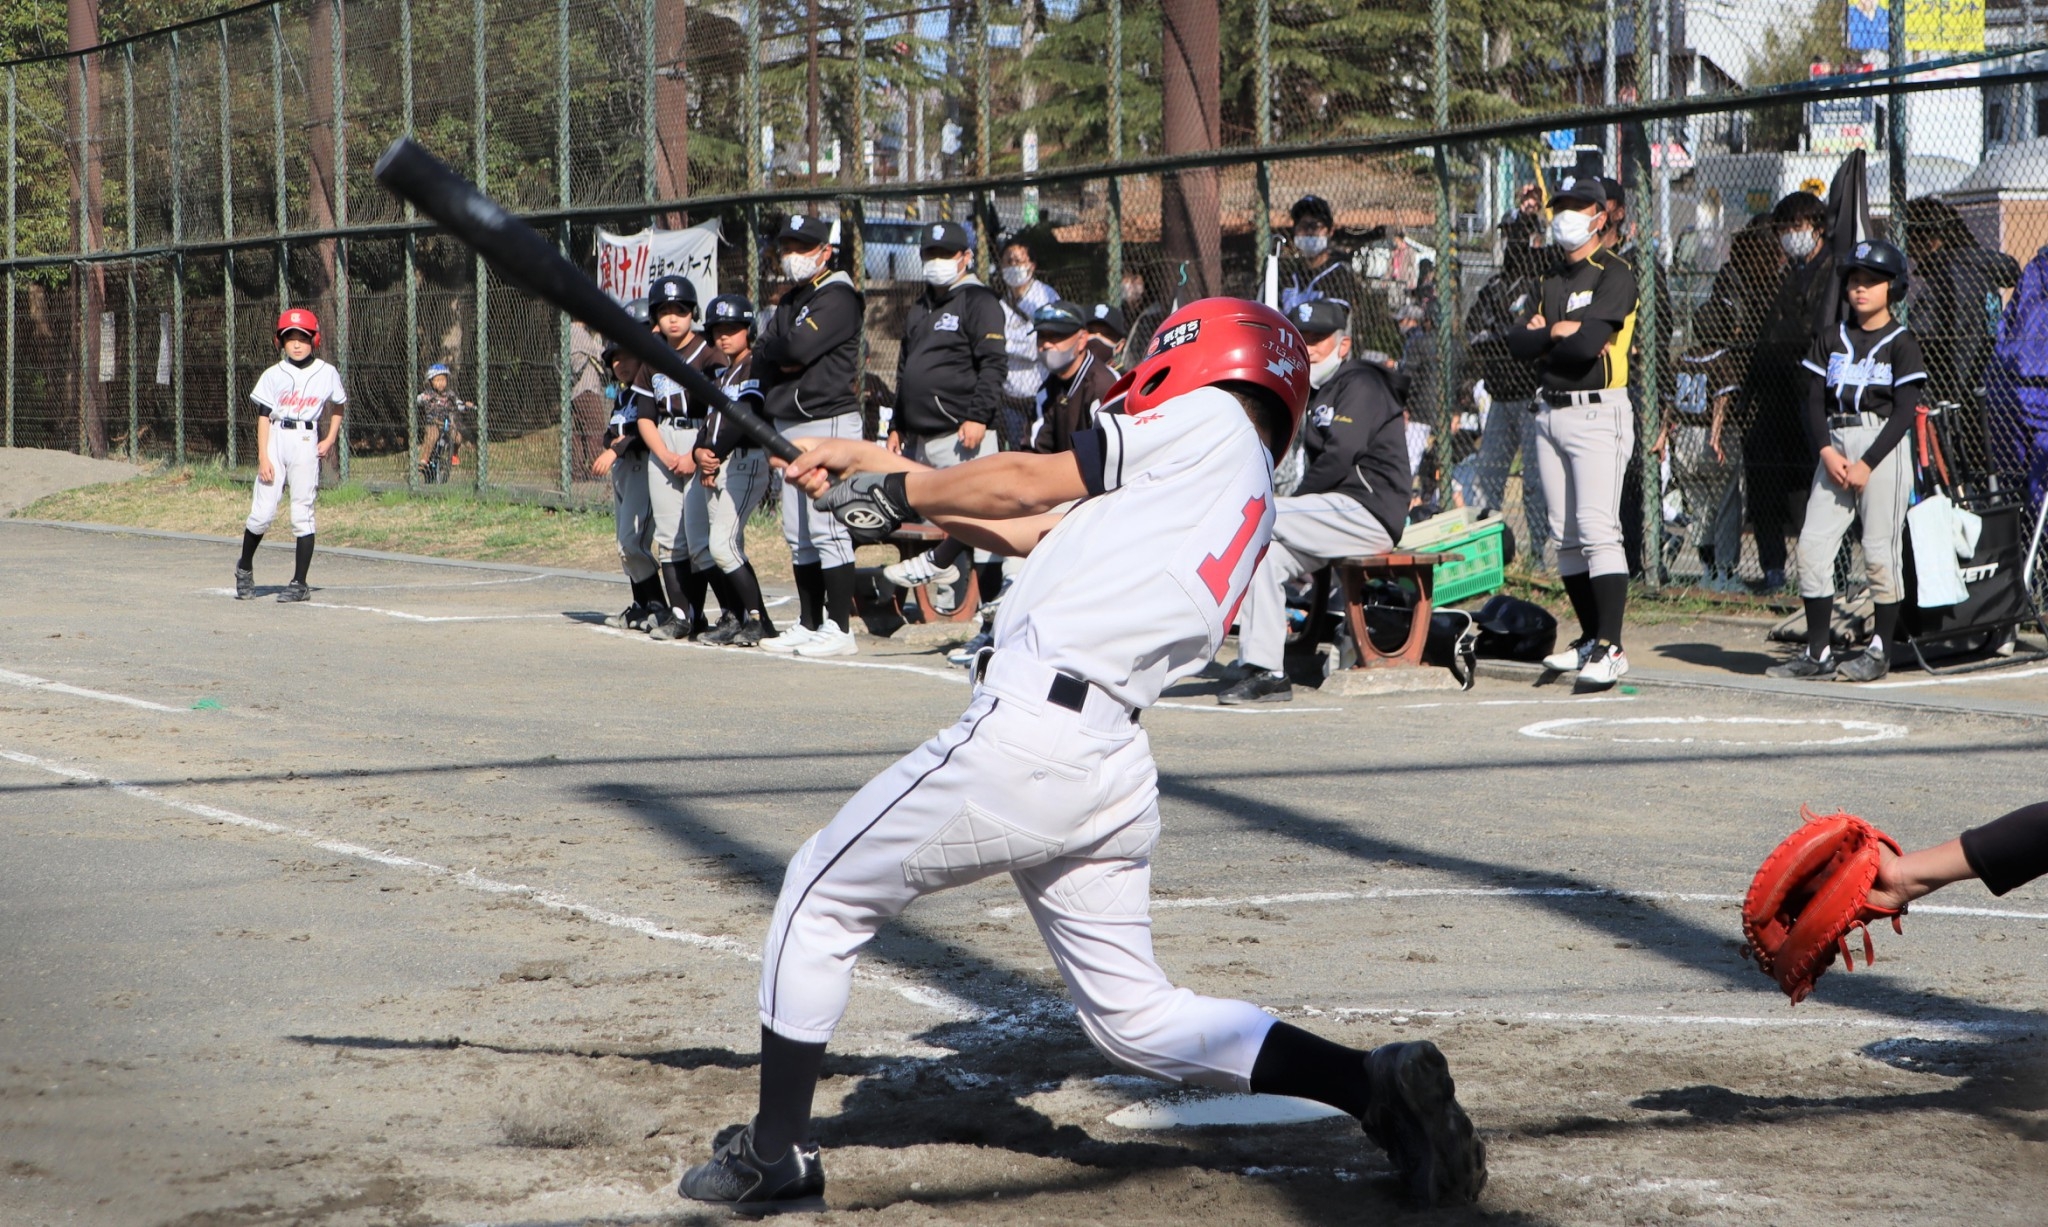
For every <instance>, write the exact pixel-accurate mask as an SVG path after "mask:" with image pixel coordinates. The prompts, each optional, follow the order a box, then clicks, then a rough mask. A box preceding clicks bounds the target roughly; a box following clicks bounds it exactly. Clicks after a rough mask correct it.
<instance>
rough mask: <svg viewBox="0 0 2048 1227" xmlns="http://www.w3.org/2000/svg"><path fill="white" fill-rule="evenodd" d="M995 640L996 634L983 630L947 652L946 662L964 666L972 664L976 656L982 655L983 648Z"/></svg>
mask: <svg viewBox="0 0 2048 1227" xmlns="http://www.w3.org/2000/svg"><path fill="white" fill-rule="evenodd" d="M995 641H996V637H995V636H994V635H991V634H989V633H988V632H987V631H982V632H981V633H980V634H978V635H976V636H975V637H974V638H972V639H969V640H968V641H967V642H966V643H963V644H961V645H960V646H959V647H957V648H954V649H953V650H952V651H950V652H948V653H946V663H947V664H953V665H960V666H963V667H965V666H969V665H972V664H973V663H974V658H975V657H977V656H979V655H981V650H982V649H983V648H985V647H988V646H989V645H990V644H992V643H994V642H995Z"/></svg>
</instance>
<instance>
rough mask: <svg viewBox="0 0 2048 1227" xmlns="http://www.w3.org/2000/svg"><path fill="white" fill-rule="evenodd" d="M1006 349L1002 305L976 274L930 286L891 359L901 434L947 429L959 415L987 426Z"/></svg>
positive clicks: (998, 397) (1006, 364)
mask: <svg viewBox="0 0 2048 1227" xmlns="http://www.w3.org/2000/svg"><path fill="white" fill-rule="evenodd" d="M1009 369H1010V355H1009V351H1008V349H1006V348H1005V346H1004V332H1003V304H1002V300H1001V299H999V298H997V297H996V294H995V291H994V290H991V289H989V288H988V286H986V285H984V284H982V282H981V280H980V279H979V278H976V277H965V278H962V279H961V280H959V281H957V282H955V283H953V284H952V285H950V286H948V287H946V288H945V289H943V290H940V289H932V288H927V289H926V290H925V292H924V293H922V294H920V295H918V296H917V300H916V301H915V302H913V303H912V304H911V305H910V315H909V318H908V319H906V320H905V321H904V325H903V348H902V350H901V351H899V353H898V356H897V358H896V418H895V428H896V430H897V431H898V432H899V433H902V434H907V435H921V436H924V437H927V438H929V437H934V436H938V435H949V434H952V433H953V432H954V431H956V430H958V429H960V425H961V423H963V422H980V423H981V424H983V425H984V426H985V425H987V424H988V423H990V422H992V421H994V420H995V416H996V407H997V406H998V405H999V404H1001V403H1002V395H1003V378H1004V376H1005V375H1007V374H1008V373H1009Z"/></svg>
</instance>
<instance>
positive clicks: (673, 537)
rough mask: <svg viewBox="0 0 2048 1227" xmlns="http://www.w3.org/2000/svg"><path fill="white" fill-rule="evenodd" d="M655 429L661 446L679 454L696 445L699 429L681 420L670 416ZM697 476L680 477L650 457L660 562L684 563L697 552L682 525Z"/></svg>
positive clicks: (649, 485)
mask: <svg viewBox="0 0 2048 1227" xmlns="http://www.w3.org/2000/svg"><path fill="white" fill-rule="evenodd" d="M655 429H656V430H657V431H658V432H660V434H661V442H662V445H663V446H665V447H667V448H668V450H670V451H672V452H674V453H675V454H677V455H678V456H688V455H689V454H690V453H691V451H693V450H694V449H695V448H696V446H697V428H696V427H695V426H689V425H686V424H684V423H683V422H682V421H681V420H680V419H677V418H669V419H668V420H667V421H665V422H662V423H661V424H660V425H659V426H657V427H655ZM697 484H698V482H697V475H696V474H695V473H692V474H690V475H689V476H687V477H678V476H676V474H675V473H674V472H672V471H671V470H669V469H665V468H663V467H662V466H661V464H660V462H658V461H657V460H655V459H654V457H653V456H651V455H650V456H648V457H647V503H648V507H649V508H650V509H651V510H652V512H653V515H654V557H655V559H656V560H657V561H659V562H682V561H683V560H684V559H687V558H689V557H690V556H691V555H692V554H693V553H694V552H695V551H693V550H692V549H691V548H690V542H691V540H692V538H691V537H690V535H689V533H688V532H687V531H686V530H685V529H684V527H683V504H684V503H686V502H688V501H689V497H690V491H691V489H693V488H694V487H695V486H696V485H697Z"/></svg>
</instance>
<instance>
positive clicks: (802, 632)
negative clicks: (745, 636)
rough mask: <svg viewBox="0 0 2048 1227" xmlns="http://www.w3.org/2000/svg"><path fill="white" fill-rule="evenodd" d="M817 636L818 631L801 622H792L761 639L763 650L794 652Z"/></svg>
mask: <svg viewBox="0 0 2048 1227" xmlns="http://www.w3.org/2000/svg"><path fill="white" fill-rule="evenodd" d="M817 637H818V632H816V631H814V630H812V629H811V628H809V627H807V626H805V625H804V624H803V623H801V622H792V623H790V624H789V625H788V626H786V627H784V628H783V629H782V633H781V634H780V635H774V636H771V637H769V638H767V639H763V640H762V641H761V650H762V651H763V652H794V651H796V650H797V649H798V648H800V647H802V646H804V645H805V644H807V643H809V642H811V641H812V640H814V639H816V638H817Z"/></svg>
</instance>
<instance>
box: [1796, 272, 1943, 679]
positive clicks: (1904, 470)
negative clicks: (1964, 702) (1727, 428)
mask: <svg viewBox="0 0 2048 1227" xmlns="http://www.w3.org/2000/svg"><path fill="white" fill-rule="evenodd" d="M1841 293H1842V294H1843V296H1844V297H1845V298H1847V299H1848V310H1847V311H1846V312H1845V313H1844V314H1845V316H1846V318H1845V319H1844V320H1843V322H1842V325H1841V327H1840V328H1839V329H1838V330H1837V331H1836V334H1835V335H1834V336H1820V337H1815V338H1814V342H1813V349H1812V351H1811V352H1809V353H1808V354H1807V356H1806V363H1805V366H1806V369H1807V371H1809V372H1810V373H1811V374H1812V375H1813V376H1814V378H1813V381H1812V386H1811V388H1810V389H1809V390H1808V393H1807V399H1806V430H1807V434H1808V435H1809V436H1810V437H1811V438H1812V439H1813V443H1814V447H1815V448H1816V449H1818V450H1819V452H1820V463H1819V464H1817V465H1815V466H1814V470H1813V484H1812V486H1811V489H1810V492H1809V494H1808V496H1807V501H1806V525H1805V527H1803V528H1801V529H1800V530H1799V596H1800V599H1801V600H1802V601H1803V602H1804V603H1805V605H1806V650H1805V651H1804V652H1801V653H1799V654H1798V655H1796V656H1794V657H1793V658H1792V659H1790V660H1788V661H1784V662H1783V663H1781V664H1776V665H1772V666H1771V667H1770V668H1769V669H1767V670H1765V672H1766V673H1768V674H1769V675H1770V676H1772V677H1810V678H1829V677H1835V678H1840V679H1841V680H1843V681H1850V682H1873V681H1876V680H1877V679H1878V678H1881V677H1883V676H1884V675H1885V674H1886V673H1887V672H1889V671H1890V669H1891V643H1892V634H1893V632H1894V631H1895V630H1896V629H1897V628H1898V625H1899V602H1900V601H1902V600H1904V599H1905V593H1906V586H1905V576H1904V573H1903V568H1904V566H1905V552H1904V549H1903V543H1904V537H1905V531H1906V506H1907V504H1908V503H1909V502H1910V501H1911V500H1912V494H1913V465H1912V462H1911V460H1910V459H1909V456H1908V452H1907V449H1904V448H1901V447H1900V446H1899V441H1900V440H1902V439H1904V438H1905V437H1906V431H1907V430H1908V429H1909V428H1911V426H1912V425H1913V417H1914V411H1915V410H1916V409H1917V408H1918V407H1919V404H1920V401H1921V398H1922V396H1923V395H1924V394H1925V392H1926V389H1927V365H1926V363H1925V362H1924V361H1923V360H1922V358H1921V354H1920V341H1919V339H1918V338H1917V337H1915V336H1914V335H1913V334H1912V333H1911V332H1909V331H1907V329H1906V326H1905V325H1903V324H1900V323H1897V322H1896V321H1894V320H1893V319H1892V304H1893V303H1895V302H1897V301H1899V299H1900V298H1902V297H1904V295H1905V293H1906V255H1905V253H1904V252H1902V251H1900V250H1899V249H1898V248H1896V247H1894V246H1892V245H1891V244H1890V243H1886V242H1883V241H1881V240H1873V241H1871V242H1867V243H1858V244H1857V245H1856V250H1855V252H1854V253H1853V254H1852V255H1851V256H1850V257H1849V258H1848V259H1847V260H1844V261H1843V262H1842V286H1841ZM1859 518H1860V519H1861V520H1862V521H1863V568H1864V570H1865V572H1867V573H1868V575H1869V577H1870V596H1871V600H1872V601H1873V602H1874V603H1875V605H1876V608H1875V610H1874V611H1873V617H1874V620H1875V621H1876V623H1877V626H1876V633H1875V634H1873V635H1872V636H1871V639H1870V645H1869V647H1867V648H1866V649H1865V650H1864V651H1863V652H1862V654H1860V655H1858V656H1856V657H1854V658H1852V659H1850V660H1846V661H1843V662H1841V664H1840V665H1839V667H1838V666H1837V664H1836V662H1835V656H1834V649H1833V647H1832V645H1831V644H1830V643H1829V639H1830V636H1831V633H1832V629H1833V624H1834V612H1835V551H1836V550H1837V549H1839V548H1840V547H1841V544H1842V536H1843V534H1845V533H1847V532H1848V531H1849V526H1850V524H1851V523H1853V522H1855V521H1856V520H1857V519H1859Z"/></svg>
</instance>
